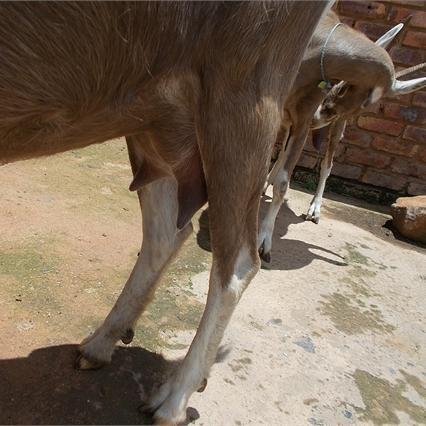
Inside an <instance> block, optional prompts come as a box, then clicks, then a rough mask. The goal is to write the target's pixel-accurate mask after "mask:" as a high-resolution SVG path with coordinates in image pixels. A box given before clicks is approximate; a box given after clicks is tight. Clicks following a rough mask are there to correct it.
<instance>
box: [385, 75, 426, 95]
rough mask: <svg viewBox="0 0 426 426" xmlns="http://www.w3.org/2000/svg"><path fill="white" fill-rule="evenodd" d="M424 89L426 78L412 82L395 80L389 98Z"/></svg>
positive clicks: (415, 79)
mask: <svg viewBox="0 0 426 426" xmlns="http://www.w3.org/2000/svg"><path fill="white" fill-rule="evenodd" d="M424 87H426V77H422V78H413V79H412V80H405V81H404V80H397V79H395V80H394V81H393V85H392V88H391V89H390V91H389V93H388V96H399V95H406V94H407V93H411V92H415V91H416V90H420V89H422V88H424Z"/></svg>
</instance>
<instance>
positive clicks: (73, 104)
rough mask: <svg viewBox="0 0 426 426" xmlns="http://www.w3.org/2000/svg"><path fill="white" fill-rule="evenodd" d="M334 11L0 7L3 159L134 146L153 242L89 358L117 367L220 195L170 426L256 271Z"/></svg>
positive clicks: (88, 345) (88, 363)
mask: <svg viewBox="0 0 426 426" xmlns="http://www.w3.org/2000/svg"><path fill="white" fill-rule="evenodd" d="M330 6H331V3H330V2H329V1H321V2H318V1H310V2H297V1H294V2H291V1H286V2H276V3H274V2H265V3H260V2H253V3H250V2H249V3H219V2H217V3H216V2H207V3H201V2H188V3H186V2H172V3H167V2H164V3H163V2H158V3H156V2H147V3H144V2H135V3H131V2H81V3H80V2H76V3H72V2H58V3H49V2H42V3H30V2H28V3H21V2H10V3H1V4H0V51H1V57H0V164H2V163H3V164H4V163H8V162H12V161H17V160H22V159H25V158H32V157H37V156H43V155H51V154H54V153H59V152H63V151H66V150H69V149H77V148H81V147H84V146H88V145H90V144H94V143H101V142H103V141H105V140H108V139H112V138H116V137H119V136H123V135H124V136H126V139H127V144H128V148H129V156H130V160H131V164H132V168H133V172H134V181H133V183H132V188H133V189H136V190H137V191H138V196H139V199H140V204H141V209H142V215H143V243H142V249H141V253H140V256H139V257H138V259H137V262H136V265H135V266H134V268H133V271H132V273H131V275H130V278H129V280H128V281H127V283H126V285H125V287H124V289H123V292H122V293H121V295H120V296H119V298H118V300H117V302H116V304H115V306H114V307H113V309H112V310H111V312H110V314H109V315H108V316H107V318H106V319H105V321H104V323H103V324H102V325H101V326H100V327H99V328H98V330H97V331H96V332H95V333H94V334H93V335H92V336H90V337H88V338H87V339H86V340H85V341H84V342H83V343H82V345H81V346H80V351H81V356H80V358H79V359H78V362H77V364H78V366H79V367H80V368H92V367H97V366H100V365H102V364H103V363H107V362H109V361H110V359H111V355H112V353H113V350H114V346H115V343H116V342H117V341H118V340H119V339H120V338H121V339H122V340H123V341H124V342H129V341H130V340H131V338H132V334H133V328H134V327H135V324H136V321H137V319H138V317H139V316H140V314H141V313H142V311H143V310H144V308H145V306H146V305H147V303H148V302H149V300H150V297H152V295H153V293H154V289H155V286H156V284H157V282H158V280H159V278H160V276H161V274H162V273H163V271H164V270H165V268H166V266H167V264H168V262H169V261H170V259H171V258H172V257H173V256H174V255H175V254H176V252H177V250H178V248H179V247H180V245H181V244H182V242H183V241H184V240H185V238H186V237H187V236H188V235H189V234H190V232H191V229H192V227H191V223H190V220H191V217H192V215H193V213H194V212H195V211H196V210H198V208H199V207H201V205H202V204H204V202H205V201H206V200H207V195H208V200H209V209H210V233H211V243H212V251H213V266H212V270H211V276H210V283H209V293H208V297H207V303H206V309H205V311H204V314H203V317H202V319H201V322H200V325H199V327H198V330H197V332H196V334H195V337H194V340H193V342H192V344H191V347H190V348H189V351H188V353H187V355H186V357H185V358H184V360H183V361H182V363H181V365H180V367H179V368H178V369H177V370H176V372H175V373H174V375H173V376H172V377H171V378H170V379H169V380H168V381H167V382H166V383H164V384H163V385H162V386H161V388H160V389H159V390H158V392H157V393H156V394H155V395H154V397H153V398H152V399H151V401H150V402H149V407H150V408H151V409H152V410H153V411H155V413H154V419H155V420H156V421H157V422H160V423H167V424H176V423H179V422H181V421H183V420H185V417H186V414H185V413H186V406H187V402H188V399H189V397H190V395H191V394H192V393H193V392H194V391H195V390H196V389H197V388H198V387H199V386H200V383H202V382H203V380H204V379H205V378H206V377H207V375H208V372H209V369H210V366H211V364H212V362H213V360H214V359H215V356H216V352H217V348H218V345H219V343H220V341H221V338H222V335H223V333H224V331H225V328H226V326H227V324H228V322H229V320H230V317H231V314H232V312H233V310H234V308H235V306H236V305H237V303H238V301H239V299H240V297H241V295H242V293H243V291H244V289H245V288H246V287H247V285H248V284H249V282H250V281H251V279H252V278H253V276H254V275H255V274H256V272H257V270H258V268H259V257H258V250H257V221H258V208H259V201H260V195H261V191H262V186H263V183H264V181H265V179H266V174H267V164H268V161H269V157H270V152H271V149H272V145H273V144H274V142H275V140H276V137H277V133H278V129H279V125H280V122H281V112H282V111H283V108H284V102H285V100H286V98H287V97H288V93H289V91H290V87H291V85H292V82H293V81H294V78H295V76H296V72H297V69H298V67H299V65H300V62H301V59H302V56H303V52H304V50H305V48H306V46H307V45H308V43H309V41H310V39H311V36H312V33H313V31H314V28H315V26H316V25H317V23H318V21H319V19H320V17H321V16H322V14H323V13H324V11H326V10H327V9H328V8H329V7H330ZM165 103H169V104H171V105H172V106H173V107H174V113H175V117H176V119H175V121H174V122H172V123H165V122H164V120H163V118H164V105H165ZM167 108H169V106H167ZM166 115H167V113H166ZM186 117H190V121H189V122H188V120H187V118H186ZM194 129H195V135H196V137H194Z"/></svg>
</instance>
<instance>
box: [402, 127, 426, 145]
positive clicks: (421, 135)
mask: <svg viewBox="0 0 426 426" xmlns="http://www.w3.org/2000/svg"><path fill="white" fill-rule="evenodd" d="M404 139H408V140H410V141H415V142H420V143H424V144H426V129H425V128H424V127H415V126H407V128H406V129H405V132H404Z"/></svg>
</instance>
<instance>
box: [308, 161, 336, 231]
mask: <svg viewBox="0 0 426 426" xmlns="http://www.w3.org/2000/svg"><path fill="white" fill-rule="evenodd" d="M332 167H333V164H331V166H330V167H327V160H326V159H325V158H324V160H323V161H322V163H321V172H320V178H319V182H318V186H317V190H316V193H315V196H314V198H313V199H312V201H311V205H310V206H309V210H308V213H307V215H306V220H313V221H314V222H315V223H318V222H319V220H320V215H321V203H322V197H323V195H324V189H325V183H326V182H327V178H328V177H329V176H330V172H331V168H332Z"/></svg>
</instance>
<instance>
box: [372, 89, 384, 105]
mask: <svg viewBox="0 0 426 426" xmlns="http://www.w3.org/2000/svg"><path fill="white" fill-rule="evenodd" d="M383 92H384V90H383V87H380V86H376V87H375V88H374V89H373V90H372V91H371V94H370V97H369V102H370V103H369V105H372V104H374V103H376V102H377V101H378V100H379V99H380V98H381V97H382V96H383Z"/></svg>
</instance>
